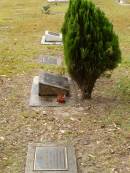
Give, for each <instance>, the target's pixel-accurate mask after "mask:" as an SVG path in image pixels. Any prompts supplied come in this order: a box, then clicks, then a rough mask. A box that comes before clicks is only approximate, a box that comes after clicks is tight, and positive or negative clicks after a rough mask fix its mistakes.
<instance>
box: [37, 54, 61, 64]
mask: <svg viewBox="0 0 130 173" xmlns="http://www.w3.org/2000/svg"><path fill="white" fill-rule="evenodd" d="M39 59H40V62H41V63H43V64H51V65H61V63H62V58H61V57H54V56H48V55H47V56H42V55H40V57H39Z"/></svg>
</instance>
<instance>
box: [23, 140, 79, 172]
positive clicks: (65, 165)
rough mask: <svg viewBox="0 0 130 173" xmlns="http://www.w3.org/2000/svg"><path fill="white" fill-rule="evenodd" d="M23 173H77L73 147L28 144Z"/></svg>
mask: <svg viewBox="0 0 130 173" xmlns="http://www.w3.org/2000/svg"><path fill="white" fill-rule="evenodd" d="M25 173H77V164H76V157H75V150H74V147H73V146H72V145H63V144H61V145H58V144H42V143H32V144H29V146H28V153H27V160H26V167H25Z"/></svg>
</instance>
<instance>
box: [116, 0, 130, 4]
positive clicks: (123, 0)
mask: <svg viewBox="0 0 130 173" xmlns="http://www.w3.org/2000/svg"><path fill="white" fill-rule="evenodd" d="M118 2H119V4H121V5H130V3H129V2H128V0H118Z"/></svg>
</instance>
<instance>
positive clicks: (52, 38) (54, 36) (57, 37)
mask: <svg viewBox="0 0 130 173" xmlns="http://www.w3.org/2000/svg"><path fill="white" fill-rule="evenodd" d="M41 44H47V45H63V43H62V34H61V33H54V32H49V31H45V35H44V36H42V40H41Z"/></svg>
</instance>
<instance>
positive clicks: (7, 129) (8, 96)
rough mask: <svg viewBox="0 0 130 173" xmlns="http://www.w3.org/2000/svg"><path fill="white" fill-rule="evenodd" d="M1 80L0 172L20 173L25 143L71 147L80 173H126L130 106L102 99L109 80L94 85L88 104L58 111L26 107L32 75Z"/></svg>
mask: <svg viewBox="0 0 130 173" xmlns="http://www.w3.org/2000/svg"><path fill="white" fill-rule="evenodd" d="M0 81H1V87H0V92H1V94H2V95H1V101H0V107H1V109H0V115H1V117H0V123H1V128H0V149H1V152H0V170H1V171H0V172H1V173H20V172H22V173H24V168H25V162H26V152H27V146H28V143H30V142H53V143H57V142H65V143H66V142H67V143H68V142H71V143H72V144H73V145H74V146H75V149H76V157H77V164H78V170H79V173H129V172H130V133H128V131H126V130H125V127H124V124H125V121H127V122H128V120H130V118H129V113H130V109H129V102H128V101H122V100H120V99H119V98H115V97H113V96H112V95H109V94H108V95H105V94H104V92H105V93H106V91H105V90H106V87H107V88H109V87H112V85H113V81H112V79H106V78H101V79H100V80H99V81H98V82H97V85H96V87H95V90H94V94H93V99H92V100H91V101H85V102H79V103H77V105H75V106H74V107H71V106H70V107H60V108H47V107H46V108H42V107H41V108H31V107H29V106H28V101H29V96H30V88H31V83H32V76H29V75H28V76H25V75H19V76H16V77H14V78H8V77H4V76H3V77H1V78H0ZM101 85H102V86H103V87H102V89H101ZM108 92H109V90H108ZM118 113H119V114H118Z"/></svg>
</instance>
